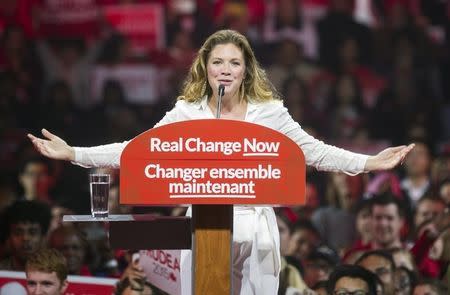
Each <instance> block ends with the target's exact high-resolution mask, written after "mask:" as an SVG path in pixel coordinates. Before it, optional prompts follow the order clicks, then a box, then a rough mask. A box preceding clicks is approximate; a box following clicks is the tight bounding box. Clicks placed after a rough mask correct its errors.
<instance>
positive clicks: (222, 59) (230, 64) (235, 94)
mask: <svg viewBox="0 0 450 295" xmlns="http://www.w3.org/2000/svg"><path fill="white" fill-rule="evenodd" d="M207 73H208V83H209V85H210V86H211V88H212V91H213V96H214V97H217V96H218V89H219V85H220V84H222V85H224V86H225V93H224V98H228V99H230V98H233V99H234V98H236V99H238V98H239V87H240V86H241V84H242V81H243V80H244V75H245V60H244V56H243V54H242V51H241V50H240V49H239V48H238V47H237V46H236V45H234V44H232V43H227V44H219V45H216V46H215V47H214V48H213V50H212V51H211V54H210V56H209V58H208V62H207Z"/></svg>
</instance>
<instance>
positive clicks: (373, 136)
mask: <svg viewBox="0 0 450 295" xmlns="http://www.w3.org/2000/svg"><path fill="white" fill-rule="evenodd" d="M49 2H51V1H49ZM75 2H76V1H75ZM75 2H74V3H75ZM81 2H82V1H81ZM84 2H85V3H86V1H84ZM122 2H123V3H125V2H126V3H129V2H132V3H133V2H134V3H135V4H136V5H143V4H146V3H158V4H159V5H161V6H162V7H163V9H164V12H165V17H166V21H167V22H166V25H165V26H166V27H165V29H164V31H165V32H166V35H165V43H166V47H165V48H164V49H152V50H149V51H148V52H147V53H146V54H144V55H143V54H142V53H140V54H139V55H136V54H134V53H133V52H132V51H130V50H129V44H128V40H127V36H126V35H123V34H120V33H119V32H117V31H115V30H114V29H113V28H112V27H110V26H108V25H107V24H105V23H103V22H102V21H101V20H102V18H101V13H100V12H101V11H102V8H104V6H105V5H111V4H122ZM178 2H180V1H156V0H155V1H151V0H148V1H145V0H142V1H120V0H115V1H114V0H111V1H107V0H104V1H92V3H94V4H93V5H94V6H95V7H96V8H97V9H98V12H99V13H98V15H97V18H98V22H96V23H95V24H91V25H92V26H93V27H95V30H93V34H92V36H91V35H89V37H86V36H77V35H76V34H75V35H73V36H72V35H71V34H64V31H62V33H61V32H59V31H58V30H54V31H52V32H43V30H40V27H39V21H40V20H41V18H40V17H39V11H40V9H39V8H42V5H45V4H46V1H42V3H40V2H39V1H25V0H23V1H21V0H11V1H5V2H2V4H0V30H1V43H2V46H1V47H0V104H1V108H0V161H1V165H2V169H1V171H0V174H1V175H0V176H1V178H0V212H1V213H0V216H1V217H0V226H1V228H0V242H1V244H0V258H1V259H0V270H14V271H25V270H26V266H27V259H28V258H29V257H32V256H34V255H32V254H34V253H37V251H43V250H40V249H42V248H51V249H56V250H58V251H59V252H60V253H62V254H63V256H64V257H65V263H66V266H67V273H68V274H75V275H83V276H98V277H115V278H122V280H121V281H120V282H121V283H120V284H119V285H118V288H117V289H118V291H117V292H118V294H146V293H143V292H150V291H149V290H150V289H151V288H150V286H147V285H146V286H144V285H142V284H139V283H136V282H140V280H136V278H137V277H138V278H141V277H142V276H143V274H142V270H141V269H140V268H139V266H136V265H133V263H130V257H129V253H128V252H127V251H124V250H119V249H111V248H110V247H109V244H108V240H107V228H106V226H105V224H103V223H89V224H87V223H83V224H81V223H80V224H77V223H73V224H72V223H70V224H65V223H63V222H62V216H63V215H64V214H73V213H76V214H89V213H90V205H89V187H88V173H92V172H93V170H94V169H91V170H84V169H80V168H79V167H76V166H73V165H71V164H70V163H64V162H58V161H53V160H49V159H45V158H42V157H41V156H40V155H39V154H38V153H37V152H36V151H35V150H34V149H33V147H32V145H31V144H30V142H29V140H28V139H27V138H26V134H27V133H35V134H36V133H38V132H40V128H41V127H45V128H47V129H48V130H51V131H52V132H53V133H54V134H56V135H58V136H61V137H62V138H64V139H65V140H66V141H67V142H68V143H72V144H73V143H76V144H83V145H85V146H89V145H96V144H101V143H105V142H116V141H125V140H129V139H130V138H132V137H134V136H136V135H137V134H139V133H140V132H142V131H145V130H147V129H149V128H151V127H153V125H154V124H155V123H156V122H157V121H158V120H159V119H160V118H161V117H162V116H163V115H164V114H165V112H166V111H167V110H169V109H170V108H171V107H172V106H173V105H174V103H175V101H176V97H177V96H178V95H179V93H180V92H181V87H182V86H183V81H184V79H185V77H186V74H187V73H188V70H189V65H190V64H191V62H192V60H193V58H194V57H195V52H196V48H198V47H199V46H200V45H201V42H203V40H204V39H205V36H208V35H209V34H210V33H211V32H214V31H216V30H218V29H221V28H230V29H235V30H237V31H239V32H241V33H243V34H245V35H246V36H247V37H248V39H249V40H250V42H251V44H252V47H253V48H254V50H255V53H256V55H257V57H258V60H259V61H260V63H261V65H262V67H263V68H264V69H265V70H266V73H267V75H268V78H269V80H270V81H271V82H272V83H273V85H274V86H275V88H276V89H277V90H278V92H279V94H280V96H281V98H282V99H283V103H284V105H285V106H286V107H287V108H288V110H289V112H290V114H291V115H292V117H293V118H294V120H295V121H297V122H299V123H300V124H301V126H302V128H303V129H305V130H307V132H308V133H309V134H312V135H314V136H315V137H316V138H319V139H324V140H325V141H327V142H329V143H333V144H334V145H337V146H339V147H343V148H346V149H350V150H352V151H357V152H361V153H369V154H373V153H376V152H378V151H380V150H382V149H383V148H385V147H387V146H390V145H393V144H404V143H409V142H414V143H415V144H416V145H415V148H414V149H413V150H412V151H411V152H410V154H409V155H408V157H407V158H406V159H405V162H404V163H403V165H401V166H400V167H398V168H397V169H395V170H392V171H387V172H372V173H369V174H362V175H358V176H354V177H350V176H348V175H346V174H342V173H333V174H324V173H321V172H318V171H316V170H314V169H313V168H308V170H307V190H306V204H304V205H302V206H295V207H280V208H276V215H277V222H278V228H279V231H280V242H281V243H280V248H281V255H282V271H281V274H280V286H279V292H278V294H303V293H306V294H309V293H308V292H316V293H317V294H375V293H373V291H372V290H375V292H376V293H377V294H416V295H419V294H439V295H440V294H448V292H449V291H448V290H449V286H450V267H449V265H450V264H449V262H450V231H449V230H448V228H449V225H450V215H449V214H450V213H449V211H448V210H449V208H450V120H449V118H450V91H449V90H450V89H449V85H450V83H448V81H450V77H449V73H450V69H449V66H450V62H449V55H448V53H449V52H450V50H449V49H450V46H449V38H450V36H449V33H450V26H449V17H450V4H448V3H446V2H445V1H432V0H427V1H420V0H385V1H377V0H373V1H358V0H330V1H318V0H317V1H314V0H308V1H307V0H302V1H300V0H279V1H262V0H260V1H258V0H254V1H242V0H241V1H238V0H223V1H221V0H219V1H215V2H214V3H210V2H209V1H201V0H198V1H187V2H189V3H190V4H191V5H190V6H189V5H187V6H188V7H187V8H186V6H183V5H180V4H179V3H178ZM363 2H364V3H366V4H370V5H369V6H368V7H369V8H367V7H366V9H363V8H362V6H363V4H362V3H363ZM177 3H178V5H177ZM47 5H50V4H48V3H47ZM25 8H28V9H29V11H28V12H29V13H26V16H27V17H25V18H24V17H23V16H24V14H23V13H24V12H23V10H24V9H25ZM31 12H33V13H31ZM66 29H67V28H66ZM95 32H96V33H95ZM124 64H126V65H146V66H149V65H150V66H152V67H154V68H155V69H157V71H158V72H159V73H161V74H160V78H161V79H162V81H160V83H158V86H159V88H158V89H157V91H154V92H152V93H153V95H154V97H148V101H141V102H139V103H137V102H133V100H132V99H131V98H130V97H129V96H130V93H128V92H127V91H126V87H125V85H123V83H122V82H121V80H120V79H116V78H115V79H113V78H110V79H106V80H105V81H104V83H103V84H102V85H101V87H100V89H101V91H100V93H101V94H100V97H93V94H92V93H93V90H92V87H93V84H94V82H95V81H93V79H92V72H93V71H94V70H95V68H96V67H100V66H101V67H105V66H106V67H107V68H108V69H114V68H115V67H118V66H121V65H124ZM96 171H98V169H97V170H96ZM102 172H105V169H103V170H102ZM106 172H107V173H110V174H111V175H112V181H111V190H110V204H109V211H110V213H112V214H127V213H153V214H159V215H183V214H185V208H178V207H177V208H172V207H157V208H151V207H128V206H123V205H119V202H118V195H119V189H118V188H119V181H118V173H119V171H118V170H113V169H108V170H106ZM44 252H45V251H44ZM44 255H45V253H44ZM36 259H37V258H36ZM33 263H35V262H33ZM364 269H365V270H368V271H367V272H366V271H364ZM64 280H65V278H63V279H61V281H60V284H61V286H60V287H61V289H62V288H64V286H63V284H64ZM343 282H344V283H343ZM358 284H359V285H358ZM353 285H355V286H353ZM352 288H354V289H352ZM133 289H137V290H133ZM360 289H363V290H365V293H352V292H355V290H360ZM126 292H131V293H126ZM133 292H136V293H133ZM154 292H158V291H157V290H155V289H154ZM296 292H298V293H296Z"/></svg>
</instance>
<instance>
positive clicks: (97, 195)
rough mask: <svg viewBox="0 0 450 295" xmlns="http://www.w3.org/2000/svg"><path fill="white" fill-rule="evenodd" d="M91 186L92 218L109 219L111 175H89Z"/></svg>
mask: <svg viewBox="0 0 450 295" xmlns="http://www.w3.org/2000/svg"><path fill="white" fill-rule="evenodd" d="M89 184H90V191H91V213H92V217H94V218H106V217H108V198H109V184H110V177H109V174H89Z"/></svg>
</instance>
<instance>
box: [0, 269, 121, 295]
mask: <svg viewBox="0 0 450 295" xmlns="http://www.w3.org/2000/svg"><path fill="white" fill-rule="evenodd" d="M68 281H69V286H68V287H67V290H66V292H65V293H64V295H100V294H102V295H110V294H114V289H115V286H116V283H117V281H118V280H117V279H106V278H94V277H83V276H69V277H68ZM9 282H18V283H20V284H22V285H23V286H24V287H26V278H25V273H24V272H17V271H0V287H2V286H3V285H4V284H6V283H9Z"/></svg>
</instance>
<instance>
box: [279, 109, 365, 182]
mask: <svg viewBox="0 0 450 295" xmlns="http://www.w3.org/2000/svg"><path fill="white" fill-rule="evenodd" d="M272 110H273V112H274V114H272V115H274V122H275V124H277V125H278V126H277V130H278V131H280V132H282V133H283V134H285V135H287V136H288V137H290V138H291V139H292V140H293V141H295V142H296V143H297V144H298V145H299V146H300V148H301V149H302V151H303V153H304V155H305V160H306V164H307V165H310V166H314V167H315V168H316V169H317V170H323V171H340V172H344V173H346V174H348V175H356V174H359V173H361V172H364V167H365V164H366V161H367V158H368V157H369V156H368V155H363V154H358V153H353V152H350V151H347V150H344V149H341V148H338V147H335V146H332V145H328V144H325V143H324V142H323V141H320V140H318V139H316V138H314V137H312V136H311V135H309V134H308V133H306V132H305V131H304V130H303V129H302V128H301V127H300V125H299V124H298V123H297V122H295V121H294V120H293V119H292V117H291V115H290V114H289V113H288V110H287V109H286V108H285V107H284V106H282V105H280V107H277V108H272Z"/></svg>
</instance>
